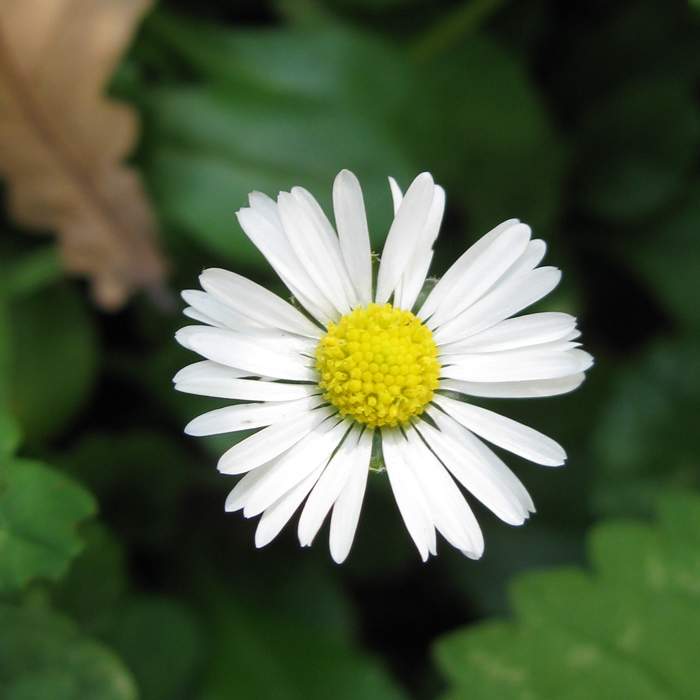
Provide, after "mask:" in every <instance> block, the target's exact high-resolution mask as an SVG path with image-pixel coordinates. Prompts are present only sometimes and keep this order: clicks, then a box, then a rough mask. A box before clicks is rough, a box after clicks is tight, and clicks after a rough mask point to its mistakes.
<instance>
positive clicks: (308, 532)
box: [299, 423, 371, 547]
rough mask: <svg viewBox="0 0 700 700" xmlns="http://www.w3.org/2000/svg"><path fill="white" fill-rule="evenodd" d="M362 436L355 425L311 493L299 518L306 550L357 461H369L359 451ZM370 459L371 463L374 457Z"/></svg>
mask: <svg viewBox="0 0 700 700" xmlns="http://www.w3.org/2000/svg"><path fill="white" fill-rule="evenodd" d="M361 433H362V429H361V427H360V426H359V424H357V423H354V424H353V428H352V430H351V431H350V433H349V434H348V435H347V437H346V438H345V440H344V441H343V444H342V445H341V446H340V447H339V448H338V451H337V452H336V453H335V455H333V458H332V459H331V461H330V462H329V464H328V466H327V467H326V469H325V470H324V472H323V474H322V475H321V478H320V479H319V480H318V483H317V484H316V486H315V487H314V490H313V491H312V492H311V495H310V496H309V500H308V501H307V502H306V505H305V506H304V510H303V511H302V513H301V517H300V518H299V543H300V544H301V546H302V547H310V546H311V543H312V542H313V540H314V537H316V534H317V533H318V531H319V529H320V527H321V525H322V524H323V521H324V520H325V518H326V516H327V515H328V513H329V511H330V509H331V508H332V507H333V504H334V503H335V501H336V499H337V498H338V496H339V495H340V492H341V491H342V490H343V487H344V486H345V484H346V482H347V480H348V478H349V476H350V473H351V472H352V467H353V464H354V463H355V462H356V461H357V460H360V461H365V459H364V457H365V456H364V455H362V454H361V453H360V452H359V451H358V447H359V440H360V435H361ZM370 447H371V445H370ZM366 457H367V462H369V457H370V455H366Z"/></svg>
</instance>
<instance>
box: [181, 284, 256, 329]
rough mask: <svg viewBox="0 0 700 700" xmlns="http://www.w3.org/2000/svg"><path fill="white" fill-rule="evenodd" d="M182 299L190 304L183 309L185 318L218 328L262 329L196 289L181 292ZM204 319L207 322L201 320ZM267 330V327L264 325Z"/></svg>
mask: <svg viewBox="0 0 700 700" xmlns="http://www.w3.org/2000/svg"><path fill="white" fill-rule="evenodd" d="M182 298H183V299H184V300H185V301H186V302H187V303H188V304H190V307H191V308H188V309H185V311H184V314H185V316H189V317H190V318H193V319H195V320H197V321H202V322H203V323H208V324H209V325H212V326H218V327H220V328H240V327H241V326H243V327H246V328H254V327H258V328H260V327H262V326H263V324H260V323H255V322H254V321H253V319H251V318H250V317H248V316H245V315H244V314H242V313H240V312H238V311H236V310H235V309H233V308H231V307H230V306H227V305H226V304H222V303H221V302H220V301H217V300H216V299H214V297H212V296H211V295H210V294H207V293H206V292H202V291H199V290H198V289H186V290H184V291H183V292H182ZM204 318H206V319H208V320H203V319H204ZM265 325H266V326H267V327H268V328H269V327H270V326H269V325H267V324H265Z"/></svg>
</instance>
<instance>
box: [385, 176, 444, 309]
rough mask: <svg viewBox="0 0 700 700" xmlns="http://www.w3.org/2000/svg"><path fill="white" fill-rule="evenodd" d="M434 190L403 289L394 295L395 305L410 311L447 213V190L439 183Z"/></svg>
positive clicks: (405, 274)
mask: <svg viewBox="0 0 700 700" xmlns="http://www.w3.org/2000/svg"><path fill="white" fill-rule="evenodd" d="M434 190H435V192H434V195H433V202H432V204H431V205H430V212H429V213H428V218H427V219H426V220H425V224H424V226H423V232H422V233H421V238H420V241H419V244H418V245H417V246H416V250H415V252H414V254H413V257H412V258H411V260H410V261H409V263H408V265H407V266H406V270H405V271H404V273H403V275H402V276H401V285H400V290H401V291H400V293H399V292H398V290H397V292H396V293H395V295H394V306H396V307H398V308H400V309H408V310H409V311H410V310H411V309H412V308H413V305H414V304H415V303H416V299H417V298H418V295H419V294H420V292H421V289H423V285H424V284H425V279H426V277H427V276H428V270H429V269H430V263H431V261H432V259H433V250H432V249H433V244H434V243H435V239H436V238H437V236H438V233H439V232H440V224H441V223H442V217H443V214H444V213H445V190H443V189H442V187H439V186H437V185H436V186H435V188H434Z"/></svg>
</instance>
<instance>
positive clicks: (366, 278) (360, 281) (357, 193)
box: [333, 170, 372, 307]
mask: <svg viewBox="0 0 700 700" xmlns="http://www.w3.org/2000/svg"><path fill="white" fill-rule="evenodd" d="M333 210H334V212H335V223H336V226H337V227H338V237H339V240H340V249H341V251H342V255H343V259H344V260H345V264H346V266H347V269H348V273H349V275H350V280H351V281H352V283H353V285H354V287H355V291H356V294H357V298H358V300H359V303H360V305H361V306H364V307H367V306H368V305H369V303H370V302H371V301H372V248H371V245H370V240H369V229H368V228H367V214H366V213H365V201H364V198H363V197H362V189H361V188H360V183H359V181H358V179H357V178H356V177H355V175H353V173H351V172H350V171H349V170H341V171H340V173H338V176H337V177H336V178H335V182H334V184H333Z"/></svg>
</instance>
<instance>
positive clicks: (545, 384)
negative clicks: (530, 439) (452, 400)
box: [440, 372, 586, 399]
mask: <svg viewBox="0 0 700 700" xmlns="http://www.w3.org/2000/svg"><path fill="white" fill-rule="evenodd" d="M585 378H586V377H585V375H584V374H583V372H579V373H576V374H571V375H569V376H567V377H559V378H557V379H543V380H539V381H528V382H464V381H460V380H459V379H444V380H443V379H441V380H440V388H441V389H445V390H446V391H455V392H457V393H459V394H466V395H467V396H481V397H483V398H491V399H533V398H540V397H544V396H559V395H561V394H568V393H569V392H571V391H573V390H574V389H577V388H578V387H579V386H580V385H581V382H583V380H584V379H585Z"/></svg>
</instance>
